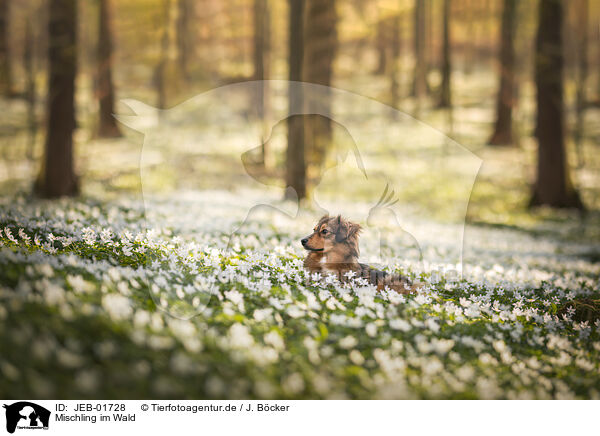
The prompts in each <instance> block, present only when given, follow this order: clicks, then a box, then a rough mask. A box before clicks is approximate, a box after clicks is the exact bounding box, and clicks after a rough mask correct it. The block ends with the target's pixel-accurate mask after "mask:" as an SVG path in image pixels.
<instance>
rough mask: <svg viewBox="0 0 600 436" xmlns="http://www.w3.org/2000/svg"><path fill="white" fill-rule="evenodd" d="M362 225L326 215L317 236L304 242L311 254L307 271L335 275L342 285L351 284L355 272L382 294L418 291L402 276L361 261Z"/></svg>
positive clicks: (317, 227) (321, 221) (309, 254)
mask: <svg viewBox="0 0 600 436" xmlns="http://www.w3.org/2000/svg"><path fill="white" fill-rule="evenodd" d="M360 231H361V227H360V225H359V224H355V223H352V222H350V221H347V220H345V219H344V218H342V217H341V216H340V215H338V216H337V217H331V218H330V217H329V216H328V215H325V216H324V217H322V218H321V219H320V220H319V222H318V223H317V225H316V227H315V228H314V229H313V233H311V234H310V235H308V236H306V237H305V238H303V239H302V240H301V243H302V246H303V247H304V248H305V249H306V250H308V251H309V253H308V255H307V256H306V259H304V267H305V268H307V269H308V270H309V271H310V272H311V273H316V272H320V273H322V274H334V275H336V276H337V277H338V279H339V280H340V281H347V280H348V278H347V273H348V272H350V271H353V272H354V273H355V275H356V276H357V277H362V278H364V279H367V280H368V281H369V283H371V284H373V285H375V286H377V289H378V290H380V291H381V290H383V289H385V288H386V287H387V288H389V289H392V290H394V291H396V292H399V293H402V294H408V293H411V292H413V291H414V290H415V286H414V285H413V284H412V283H411V281H410V280H409V279H408V278H406V277H404V276H401V275H398V274H388V273H386V272H384V271H379V270H377V269H375V268H372V267H370V266H369V265H365V264H363V263H360V262H359V261H358V256H359V248H358V236H359V234H360Z"/></svg>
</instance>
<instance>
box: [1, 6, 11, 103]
mask: <svg viewBox="0 0 600 436" xmlns="http://www.w3.org/2000/svg"><path fill="white" fill-rule="evenodd" d="M8 23H9V0H0V95H4V96H12V93H13V89H12V74H11V71H10V49H9V46H10V44H9V32H8Z"/></svg>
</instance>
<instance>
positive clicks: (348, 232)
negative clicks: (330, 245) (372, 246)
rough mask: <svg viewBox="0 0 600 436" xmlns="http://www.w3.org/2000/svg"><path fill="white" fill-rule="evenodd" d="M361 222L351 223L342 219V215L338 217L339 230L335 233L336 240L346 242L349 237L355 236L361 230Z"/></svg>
mask: <svg viewBox="0 0 600 436" xmlns="http://www.w3.org/2000/svg"><path fill="white" fill-rule="evenodd" d="M360 230H361V227H360V224H355V223H351V222H350V221H346V220H344V219H342V217H341V216H340V215H338V217H337V232H336V233H335V240H336V242H344V241H345V240H347V239H348V238H351V237H352V236H355V235H357V234H358V232H360Z"/></svg>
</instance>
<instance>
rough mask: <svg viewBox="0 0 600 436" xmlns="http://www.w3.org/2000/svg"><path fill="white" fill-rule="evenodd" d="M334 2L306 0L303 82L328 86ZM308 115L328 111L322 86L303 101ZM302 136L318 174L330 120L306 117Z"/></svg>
mask: <svg viewBox="0 0 600 436" xmlns="http://www.w3.org/2000/svg"><path fill="white" fill-rule="evenodd" d="M336 19H337V17H336V11H335V1H334V0H329V1H322V0H306V15H305V21H304V23H305V28H304V60H303V67H302V75H303V79H302V80H303V81H305V82H309V83H316V84H318V85H324V86H326V87H329V86H330V85H331V78H332V74H333V59H334V57H335V52H336V48H337V34H336ZM306 109H307V113H308V114H314V113H321V114H330V113H331V90H330V89H329V88H325V89H323V90H322V91H320V92H319V95H318V96H316V98H314V99H311V100H307V101H306ZM304 127H305V134H304V138H305V140H306V143H307V144H310V145H311V150H310V151H309V156H310V158H309V164H310V165H311V166H312V167H313V169H314V170H315V171H316V172H317V173H318V172H320V168H321V166H322V164H323V162H324V160H325V154H326V152H327V149H328V148H329V145H330V143H331V135H332V128H331V119H330V118H328V117H326V116H309V117H306V119H305V122H304Z"/></svg>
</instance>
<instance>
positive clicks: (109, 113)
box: [97, 0, 121, 138]
mask: <svg viewBox="0 0 600 436" xmlns="http://www.w3.org/2000/svg"><path fill="white" fill-rule="evenodd" d="M99 3H100V4H99V10H98V60H97V62H98V89H97V92H98V101H99V102H100V121H99V125H98V136H99V137H100V138H117V137H120V136H121V131H120V130H119V127H118V126H117V121H116V119H115V117H113V113H114V107H115V88H114V84H113V79H112V61H113V45H112V29H111V5H110V0H100V2H99Z"/></svg>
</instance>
